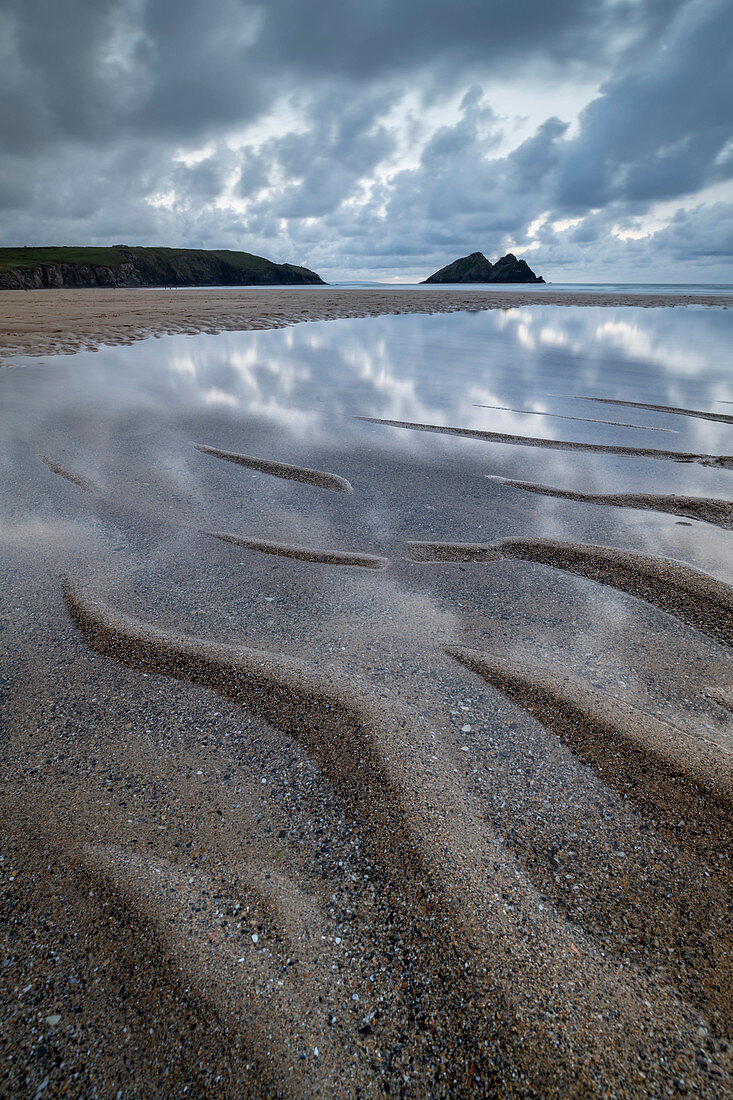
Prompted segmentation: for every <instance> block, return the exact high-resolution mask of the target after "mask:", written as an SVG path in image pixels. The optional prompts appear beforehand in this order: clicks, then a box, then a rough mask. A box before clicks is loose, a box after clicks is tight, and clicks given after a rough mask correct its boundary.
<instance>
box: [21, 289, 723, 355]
mask: <svg viewBox="0 0 733 1100" xmlns="http://www.w3.org/2000/svg"><path fill="white" fill-rule="evenodd" d="M532 304H535V305H538V304H540V305H541V304H545V305H560V306H574V305H586V306H607V307H609V308H610V307H612V306H624V305H636V306H643V307H647V308H654V307H657V308H659V307H660V306H685V305H705V306H717V307H720V308H725V309H727V308H729V307H730V306H731V305H733V295H728V296H717V295H713V294H704V293H702V294H697V293H696V294H692V293H688V294H669V295H667V294H650V293H647V292H638V293H632V292H619V293H615V294H610V293H607V292H597V293H592V292H581V291H578V292H570V291H564V290H563V291H553V290H552V289H551V288H544V289H543V290H542V291H541V292H538V291H537V290H533V289H528V290H517V289H513V290H510V291H509V290H501V289H496V290H493V289H492V290H472V289H462V288H450V289H445V288H442V287H431V288H426V289H417V290H416V289H414V288H411V289H409V290H400V289H399V288H395V289H389V290H381V289H380V290H338V289H332V288H330V287H296V288H292V287H268V288H264V289H262V288H252V289H248V288H245V289H233V290H230V289H219V288H217V287H205V288H201V289H196V290H186V289H178V290H158V289H149V290H53V291H46V290H33V291H26V292H23V291H14V290H6V291H3V292H2V294H0V362H2V361H3V360H7V358H8V357H9V356H13V355H59V354H69V353H72V352H75V351H80V350H82V349H88V348H98V347H100V346H102V345H104V344H127V343H130V342H131V341H133V340H141V339H144V338H145V337H147V336H164V335H173V334H176V333H178V334H187V335H193V334H194V333H197V332H210V333H215V332H241V331H245V330H248V329H268V328H283V327H284V326H286V325H295V324H298V323H299V322H301V321H321V320H333V319H336V318H339V317H342V318H345V317H376V316H379V315H382V314H399V313H452V312H454V311H458V310H470V311H474V310H485V309H511V308H516V307H519V306H523V305H532Z"/></svg>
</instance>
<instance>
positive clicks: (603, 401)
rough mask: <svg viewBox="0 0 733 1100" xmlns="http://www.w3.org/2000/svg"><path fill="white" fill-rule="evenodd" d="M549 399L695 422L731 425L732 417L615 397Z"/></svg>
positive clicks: (572, 395)
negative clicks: (672, 415) (668, 415)
mask: <svg viewBox="0 0 733 1100" xmlns="http://www.w3.org/2000/svg"><path fill="white" fill-rule="evenodd" d="M550 397H567V398H569V399H570V400H571V401H597V402H598V404H599V405H620V406H621V407H622V408H625V409H649V410H651V411H652V412H662V413H676V414H677V415H678V416H694V417H695V418H696V419H697V420H715V421H717V422H718V423H720V424H733V416H729V415H728V414H727V413H716V412H705V411H703V410H702V409H682V408H679V406H677V405H650V404H648V403H647V402H646V401H620V400H619V399H618V398H616V397H581V396H580V395H579V394H576V393H552V394H550ZM722 404H724V405H725V404H728V402H727V401H724V402H722Z"/></svg>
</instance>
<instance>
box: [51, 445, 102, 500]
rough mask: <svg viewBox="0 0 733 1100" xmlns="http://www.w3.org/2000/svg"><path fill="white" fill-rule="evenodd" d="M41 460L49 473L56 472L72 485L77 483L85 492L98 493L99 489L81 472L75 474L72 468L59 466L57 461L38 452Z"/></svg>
mask: <svg viewBox="0 0 733 1100" xmlns="http://www.w3.org/2000/svg"><path fill="white" fill-rule="evenodd" d="M38 457H39V458H40V460H41V462H42V463H43V465H44V466H47V467H48V468H49V470H50V471H51V473H53V474H58V476H59V477H63V478H65V479H66V480H67V481H70V482H71V483H72V485H77V486H78V487H79V488H80V489H83V490H84V492H85V493H98V492H99V489H98V488H97V486H96V485H95V484H94V482H93V481H90V480H89V479H88V478H86V477H83V476H82V475H81V474H75V473H74V472H73V471H72V470H67V469H66V467H65V466H61V465H60V464H59V463H58V462H55V461H54V460H53V459H52V458H49V457H48V455H42V454H39V455H38Z"/></svg>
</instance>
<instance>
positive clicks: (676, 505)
mask: <svg viewBox="0 0 733 1100" xmlns="http://www.w3.org/2000/svg"><path fill="white" fill-rule="evenodd" d="M486 477H487V478H489V479H490V480H491V481H497V482H499V483H500V484H501V485H507V486H508V487H509V488H511V489H522V490H523V491H524V492H526V493H537V494H539V495H540V496H546V497H558V498H559V499H560V500H577V501H578V502H579V503H581V504H602V505H606V506H608V507H615V508H638V509H641V510H643V511H651V512H669V513H670V514H671V515H673V516H687V517H688V518H689V519H698V520H703V521H704V522H705V523H712V524H714V525H715V526H716V527H722V528H724V529H725V530H727V531H730V530H732V529H733V501H731V500H717V499H715V498H714V497H685V496H677V495H675V494H669V495H666V496H664V495H659V494H654V493H579V492H575V491H573V490H571V489H556V488H553V487H552V486H550V485H536V484H533V483H532V482H530V481H514V480H512V479H511V478H507V477H499V476H498V475H497V474H486Z"/></svg>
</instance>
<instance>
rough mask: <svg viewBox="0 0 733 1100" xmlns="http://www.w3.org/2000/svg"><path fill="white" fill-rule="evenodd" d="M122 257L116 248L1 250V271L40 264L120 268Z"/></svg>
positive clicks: (82, 247) (83, 247) (84, 247)
mask: <svg viewBox="0 0 733 1100" xmlns="http://www.w3.org/2000/svg"><path fill="white" fill-rule="evenodd" d="M121 261H122V255H121V253H120V252H118V251H117V249H116V248H94V247H91V246H90V247H86V246H81V247H80V248H73V247H69V248H0V271H11V270H13V269H14V268H18V267H38V265H39V264H103V265H104V266H105V267H118V266H119V264H120V263H121Z"/></svg>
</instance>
